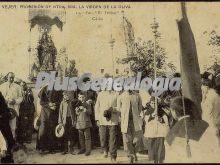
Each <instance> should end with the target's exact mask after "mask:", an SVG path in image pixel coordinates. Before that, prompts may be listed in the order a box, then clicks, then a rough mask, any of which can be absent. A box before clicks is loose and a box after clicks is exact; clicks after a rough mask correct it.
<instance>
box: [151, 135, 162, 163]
mask: <svg viewBox="0 0 220 165" xmlns="http://www.w3.org/2000/svg"><path fill="white" fill-rule="evenodd" d="M164 139H165V138H164V137H157V138H148V139H147V141H148V154H149V159H150V160H154V162H155V163H163V161H164V159H165V145H164Z"/></svg>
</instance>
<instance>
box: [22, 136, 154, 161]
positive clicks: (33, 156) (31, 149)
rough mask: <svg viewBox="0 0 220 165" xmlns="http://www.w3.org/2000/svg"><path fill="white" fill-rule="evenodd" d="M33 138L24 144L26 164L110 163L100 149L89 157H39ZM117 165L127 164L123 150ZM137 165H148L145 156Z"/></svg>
mask: <svg viewBox="0 0 220 165" xmlns="http://www.w3.org/2000/svg"><path fill="white" fill-rule="evenodd" d="M35 141H36V140H35V137H34V138H33V142H32V143H31V144H25V145H26V147H27V149H28V158H27V163H30V164H39V163H45V164H51V163H54V164H66V163H79V164H85V163H94V164H95V163H96V164H98V163H103V164H104V163H107V164H108V163H111V160H110V158H104V157H103V154H102V153H101V149H100V148H96V149H93V150H92V152H91V155H89V156H85V155H71V154H66V155H62V154H61V153H55V154H45V155H40V154H39V153H38V151H36V149H35V145H36V143H35ZM78 151H79V150H78V149H75V152H76V153H77V152H78ZM117 163H128V158H127V154H126V152H125V151H124V150H123V148H121V149H119V150H118V157H117ZM138 163H150V161H149V160H148V156H147V155H141V156H138Z"/></svg>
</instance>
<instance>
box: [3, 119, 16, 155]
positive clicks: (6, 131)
mask: <svg viewBox="0 0 220 165" xmlns="http://www.w3.org/2000/svg"><path fill="white" fill-rule="evenodd" d="M0 123H1V124H0V131H1V132H2V135H3V136H4V138H5V141H6V143H7V145H8V147H7V153H9V154H10V153H11V149H12V147H13V146H14V144H15V141H14V138H13V135H12V132H11V127H10V125H9V122H8V121H2V120H0Z"/></svg>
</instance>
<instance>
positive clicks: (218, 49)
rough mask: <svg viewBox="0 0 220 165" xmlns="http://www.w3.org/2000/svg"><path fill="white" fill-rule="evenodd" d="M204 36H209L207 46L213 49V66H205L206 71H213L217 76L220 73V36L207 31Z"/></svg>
mask: <svg viewBox="0 0 220 165" xmlns="http://www.w3.org/2000/svg"><path fill="white" fill-rule="evenodd" d="M203 34H206V35H208V38H209V39H208V42H207V44H208V46H210V47H211V48H212V55H211V59H212V61H213V62H212V63H213V64H212V65H211V66H207V65H205V69H206V70H213V71H214V72H215V74H217V72H218V73H219V72H220V65H219V64H220V56H219V54H220V34H218V33H217V32H216V31H215V30H212V31H211V32H207V31H205V32H204V33H203Z"/></svg>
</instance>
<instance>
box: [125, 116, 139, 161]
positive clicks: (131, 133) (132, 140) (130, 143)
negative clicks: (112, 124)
mask: <svg viewBox="0 0 220 165" xmlns="http://www.w3.org/2000/svg"><path fill="white" fill-rule="evenodd" d="M142 135H143V133H142V131H135V128H134V122H133V121H132V120H129V122H128V130H127V133H124V140H125V144H126V147H127V153H128V156H129V157H130V156H134V157H136V153H137V151H138V149H139V145H140V142H139V141H140V139H141V136H142Z"/></svg>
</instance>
